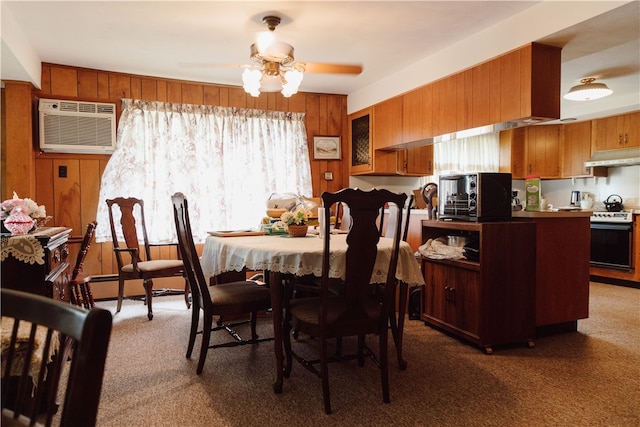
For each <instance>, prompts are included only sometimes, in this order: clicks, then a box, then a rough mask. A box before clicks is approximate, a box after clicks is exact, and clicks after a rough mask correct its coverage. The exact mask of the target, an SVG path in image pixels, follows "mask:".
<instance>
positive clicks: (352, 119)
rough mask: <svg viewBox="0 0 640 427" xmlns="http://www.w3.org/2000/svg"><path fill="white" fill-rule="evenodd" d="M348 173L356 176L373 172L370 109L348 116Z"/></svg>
mask: <svg viewBox="0 0 640 427" xmlns="http://www.w3.org/2000/svg"><path fill="white" fill-rule="evenodd" d="M349 137H350V138H351V140H350V141H349V158H350V163H349V173H350V174H351V175H356V174H359V173H367V172H371V171H372V170H373V145H372V141H371V109H370V108H367V109H365V110H361V111H359V112H357V113H354V114H352V115H350V116H349Z"/></svg>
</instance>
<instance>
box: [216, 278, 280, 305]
mask: <svg viewBox="0 0 640 427" xmlns="http://www.w3.org/2000/svg"><path fill="white" fill-rule="evenodd" d="M209 293H210V294H211V301H212V302H213V304H214V305H216V306H229V305H236V304H239V305H247V304H256V303H261V302H262V303H264V305H263V306H262V307H261V308H263V309H267V308H269V307H270V306H271V293H270V291H269V288H267V287H266V286H262V285H259V284H258V283H256V282H252V281H250V280H246V281H244V280H243V281H239V282H229V283H222V284H218V285H213V286H209Z"/></svg>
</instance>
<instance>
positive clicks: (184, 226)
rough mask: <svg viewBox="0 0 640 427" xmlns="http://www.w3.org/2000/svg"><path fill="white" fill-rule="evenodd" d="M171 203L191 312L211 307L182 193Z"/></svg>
mask: <svg viewBox="0 0 640 427" xmlns="http://www.w3.org/2000/svg"><path fill="white" fill-rule="evenodd" d="M171 201H172V203H173V215H174V220H175V224H176V233H177V235H178V247H179V248H180V254H181V256H182V262H183V263H184V269H185V273H186V275H187V280H188V281H189V283H190V284H191V292H192V294H193V298H192V299H193V304H194V307H193V310H199V309H200V308H202V309H205V308H207V307H208V306H210V305H211V295H210V293H209V287H208V286H207V281H206V279H205V276H204V272H203V271H202V265H201V264H200V258H199V256H198V252H197V250H196V245H195V243H194V241H193V234H192V233H191V222H190V221H189V204H188V202H187V199H186V197H184V195H183V194H182V193H175V194H174V195H173V196H171Z"/></svg>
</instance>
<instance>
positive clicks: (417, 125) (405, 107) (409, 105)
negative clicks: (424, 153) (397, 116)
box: [402, 89, 424, 142]
mask: <svg viewBox="0 0 640 427" xmlns="http://www.w3.org/2000/svg"><path fill="white" fill-rule="evenodd" d="M422 110H423V103H422V89H415V90H412V91H411V92H408V93H405V94H404V95H403V96H402V142H413V141H419V140H421V139H423V138H424V137H423V136H422Z"/></svg>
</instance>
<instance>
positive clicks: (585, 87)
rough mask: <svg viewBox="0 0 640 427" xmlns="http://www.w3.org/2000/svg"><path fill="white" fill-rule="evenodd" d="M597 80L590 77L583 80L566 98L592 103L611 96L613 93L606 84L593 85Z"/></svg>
mask: <svg viewBox="0 0 640 427" xmlns="http://www.w3.org/2000/svg"><path fill="white" fill-rule="evenodd" d="M595 80H596V79H594V78H593V77H589V78H586V79H581V80H580V83H582V84H579V85H578V86H574V87H572V88H571V89H570V90H569V92H568V93H567V94H566V95H565V96H564V99H569V100H571V101H591V100H594V99H599V98H604V97H605V96H607V95H611V94H612V93H613V91H612V90H611V89H609V88H608V87H607V85H606V84H604V83H593V82H594V81H595Z"/></svg>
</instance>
